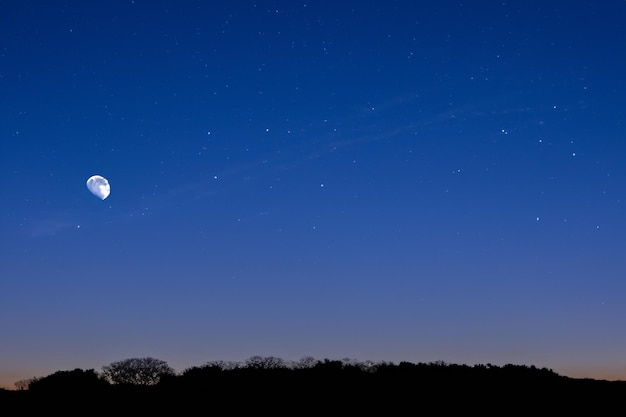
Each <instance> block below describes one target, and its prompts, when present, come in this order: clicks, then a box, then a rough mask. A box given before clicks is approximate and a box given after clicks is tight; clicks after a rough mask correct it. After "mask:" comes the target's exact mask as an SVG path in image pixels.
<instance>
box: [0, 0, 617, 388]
mask: <svg viewBox="0 0 626 417" xmlns="http://www.w3.org/2000/svg"><path fill="white" fill-rule="evenodd" d="M624 22H626V2H625V1H617V0H604V1H603V0H596V1H571V0H569V1H565V0H562V1H550V0H548V1H448V0H444V1H432V2H425V1H423V2H420V1H394V0H386V1H315V0H313V1H309V0H302V1H298V2H296V1H279V0H277V1H259V2H248V1H225V2H210V1H184V0H181V1H154V0H150V1H148V0H135V1H130V0H128V1H119V0H114V1H101V2H97V1H18V0H3V1H0V34H1V36H0V187H1V188H2V194H1V196H0V199H1V202H2V204H1V205H0V231H1V234H0V254H1V255H0V256H1V262H0V276H1V278H0V339H1V340H0V386H4V387H7V388H14V382H16V381H18V380H20V379H27V378H32V377H41V376H47V375H49V374H51V373H53V372H56V371H58V370H70V369H74V368H82V369H95V370H97V371H100V370H101V368H102V366H104V365H108V364H110V363H111V362H114V361H118V360H123V359H127V358H134V357H148V356H150V357H154V358H158V359H160V360H164V361H166V362H167V363H168V364H169V365H170V366H171V367H173V368H174V369H175V370H176V371H179V372H181V371H183V370H184V369H186V368H188V367H192V366H200V365H203V364H204V363H206V362H208V361H215V360H225V361H245V360H246V359H247V358H249V357H251V356H256V355H260V356H275V357H280V358H282V359H285V360H298V359H300V358H301V357H303V356H313V357H314V358H317V359H325V358H328V359H342V358H352V359H356V360H362V361H365V360H372V361H387V362H396V363H397V362H400V361H410V362H415V363H418V362H431V361H444V362H447V363H459V364H468V365H474V364H487V363H491V364H494V365H505V364H509V363H510V364H521V365H529V366H530V365H534V366H537V367H546V368H549V369H552V370H554V371H555V372H557V373H559V374H562V375H566V376H571V377H585V378H596V379H624V380H626V77H625V74H626V26H625V25H624ZM92 175H101V176H103V177H105V178H106V179H107V180H108V181H109V183H110V190H111V193H110V195H109V196H108V197H107V198H106V199H104V200H103V199H101V198H98V197H96V196H95V195H93V194H91V193H90V191H89V189H88V188H87V186H86V182H87V179H88V178H89V177H91V176H92Z"/></svg>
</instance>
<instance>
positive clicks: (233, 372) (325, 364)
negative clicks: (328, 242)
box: [0, 356, 626, 415]
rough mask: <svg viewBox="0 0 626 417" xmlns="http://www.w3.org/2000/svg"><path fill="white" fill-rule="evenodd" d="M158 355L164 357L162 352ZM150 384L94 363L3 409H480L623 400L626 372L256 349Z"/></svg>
mask: <svg viewBox="0 0 626 417" xmlns="http://www.w3.org/2000/svg"><path fill="white" fill-rule="evenodd" d="M161 362H162V361H161ZM156 380H157V381H158V382H156V383H153V384H151V385H138V384H113V383H111V382H110V381H108V380H107V379H105V378H104V377H103V375H102V374H99V373H97V372H95V371H94V370H86V371H85V370H81V369H75V370H71V371H58V372H55V373H53V374H51V375H49V376H47V377H43V378H33V379H32V380H31V381H30V383H29V384H28V389H24V390H19V391H8V390H2V391H0V404H1V405H0V407H2V408H0V409H1V410H8V409H11V410H16V411H17V410H19V411H20V412H25V413H30V412H42V411H43V412H51V411H61V412H64V413H65V414H68V413H69V414H73V413H76V414H78V413H81V414H82V415H84V414H93V413H96V412H97V414H103V413H116V414H120V413H121V414H128V413H131V412H137V413H141V414H142V415H143V414H146V413H149V412H158V413H159V414H161V413H164V412H172V413H176V414H177V415H180V414H182V413H184V412H185V410H187V411H189V412H191V411H194V412H197V411H200V412H203V413H204V412H206V413H208V412H214V413H217V412H220V413H223V412H228V413H229V414H237V413H248V412H255V413H258V412H271V413H272V414H274V415H276V414H281V415H295V414H310V413H316V414H321V413H323V414H333V413H350V414H355V413H368V414H372V413H379V414H384V415H395V414H399V413H401V412H402V414H423V413H428V414H433V413H434V414H447V413H457V412H469V411H472V412H474V411H476V412H480V413H481V414H482V415H485V414H488V415H508V414H517V413H521V412H524V413H533V414H535V415H538V414H541V415H545V414H547V413H551V414H552V413H553V414H559V415H561V414H564V413H570V412H571V413H576V414H580V413H586V412H589V413H591V414H593V415H600V414H602V413H603V412H604V411H606V412H608V411H612V410H621V409H623V407H624V405H626V382H625V381H604V380H593V379H574V378H569V377H565V376H561V375H558V374H556V373H555V372H553V371H552V370H549V369H546V368H541V369H540V368H536V367H534V366H526V365H505V366H502V367H499V366H493V365H490V364H487V365H475V366H468V365H457V364H447V363H444V362H434V363H417V364H414V363H410V362H400V363H399V364H394V363H388V362H381V363H372V362H357V361H349V360H343V361H338V360H329V359H324V360H314V359H312V358H310V357H309V358H303V360H301V361H300V362H297V363H291V364H289V363H287V362H285V361H283V360H281V359H279V358H274V357H266V358H263V357H258V356H256V357H252V358H250V359H249V360H248V361H246V362H245V363H243V364H241V363H232V362H210V363H207V364H205V365H202V366H195V367H192V368H188V369H186V370H184V371H183V372H181V373H178V374H177V373H171V372H165V373H164V374H163V375H162V376H161V378H160V379H156Z"/></svg>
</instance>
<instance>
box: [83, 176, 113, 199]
mask: <svg viewBox="0 0 626 417" xmlns="http://www.w3.org/2000/svg"><path fill="white" fill-rule="evenodd" d="M87 188H88V189H89V191H91V194H93V195H95V196H96V197H98V198H99V199H100V200H104V199H105V198H107V197H108V196H109V194H111V186H110V185H109V181H108V180H107V179H106V178H104V177H102V176H100V175H92V176H91V177H89V179H88V180H87Z"/></svg>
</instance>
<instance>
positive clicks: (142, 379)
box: [102, 357, 175, 386]
mask: <svg viewBox="0 0 626 417" xmlns="http://www.w3.org/2000/svg"><path fill="white" fill-rule="evenodd" d="M102 375H103V376H104V377H105V378H106V379H107V380H108V381H110V382H111V383H113V384H118V385H141V386H150V385H156V384H158V383H159V381H160V380H161V379H162V378H164V377H167V376H174V375H175V372H174V369H173V368H171V367H170V366H169V365H168V364H167V362H165V361H162V360H160V359H155V358H150V357H147V358H130V359H124V360H122V361H117V362H113V363H111V364H110V365H106V366H103V367H102Z"/></svg>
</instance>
